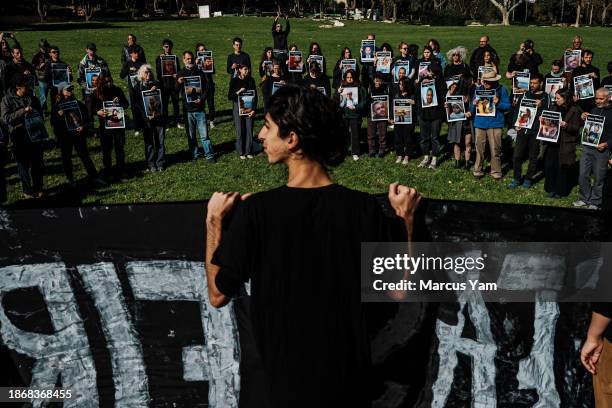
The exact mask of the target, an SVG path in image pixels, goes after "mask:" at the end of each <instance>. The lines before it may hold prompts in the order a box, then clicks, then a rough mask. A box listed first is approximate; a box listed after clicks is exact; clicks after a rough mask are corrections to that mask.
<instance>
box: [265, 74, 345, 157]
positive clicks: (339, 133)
mask: <svg viewBox="0 0 612 408" xmlns="http://www.w3.org/2000/svg"><path fill="white" fill-rule="evenodd" d="M268 114H269V115H270V117H271V118H272V120H273V121H274V123H276V124H277V125H278V128H279V133H280V137H281V138H286V137H287V136H289V133H290V132H291V131H293V132H295V134H297V135H298V138H299V147H300V148H301V149H302V151H303V152H304V154H305V155H306V156H307V157H309V158H311V159H312V160H316V161H318V162H320V163H321V164H323V165H324V166H337V165H339V164H340V163H342V162H343V161H344V157H345V155H346V146H345V141H346V140H347V138H348V136H347V131H346V127H345V125H344V120H342V111H341V109H340V107H339V106H338V103H336V102H334V101H333V100H332V99H331V98H329V97H328V96H325V95H323V94H322V93H321V92H319V91H317V90H316V89H310V88H306V87H303V86H297V85H291V84H290V85H286V86H283V87H281V88H280V89H279V90H278V91H276V93H274V95H272V97H271V98H270V108H269V109H268Z"/></svg>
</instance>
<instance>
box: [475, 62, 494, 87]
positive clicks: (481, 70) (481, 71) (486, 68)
mask: <svg viewBox="0 0 612 408" xmlns="http://www.w3.org/2000/svg"><path fill="white" fill-rule="evenodd" d="M487 72H493V67H490V66H488V65H481V66H479V67H478V84H480V83H482V76H483V75H484V74H486V73H487Z"/></svg>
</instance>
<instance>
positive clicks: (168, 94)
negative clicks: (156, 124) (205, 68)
mask: <svg viewBox="0 0 612 408" xmlns="http://www.w3.org/2000/svg"><path fill="white" fill-rule="evenodd" d="M173 47H174V43H173V42H172V40H171V39H169V38H166V39H164V40H163V41H162V53H161V54H159V55H158V56H157V58H155V70H156V73H157V79H158V81H159V82H160V86H161V90H162V106H163V112H162V115H163V116H164V123H165V125H166V126H167V127H173V126H176V127H177V128H179V129H182V128H183V125H182V124H181V112H180V107H179V92H178V91H177V87H176V78H177V74H178V71H180V69H181V62H180V61H179V59H178V57H177V56H176V55H174V54H173V53H172V48H173ZM168 55H174V56H175V58H176V72H175V73H174V74H173V75H166V76H164V75H163V67H162V60H161V58H162V57H164V56H168ZM170 101H172V121H170V119H169V115H170V111H169V110H168V105H169V103H170Z"/></svg>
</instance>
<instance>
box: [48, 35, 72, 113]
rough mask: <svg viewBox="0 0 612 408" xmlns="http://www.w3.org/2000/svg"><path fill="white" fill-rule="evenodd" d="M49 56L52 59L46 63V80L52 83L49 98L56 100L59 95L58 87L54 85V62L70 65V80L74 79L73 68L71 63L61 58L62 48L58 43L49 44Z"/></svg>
mask: <svg viewBox="0 0 612 408" xmlns="http://www.w3.org/2000/svg"><path fill="white" fill-rule="evenodd" d="M49 57H51V59H50V60H49V61H47V64H46V65H45V75H44V81H45V82H46V83H48V84H49V85H51V87H50V88H49V100H50V101H54V100H55V99H56V97H57V93H58V92H57V87H55V86H53V64H65V65H66V66H67V67H68V81H69V82H70V81H72V69H71V68H70V65H68V64H66V63H65V62H64V61H62V60H61V59H60V49H59V47H58V46H57V45H50V46H49Z"/></svg>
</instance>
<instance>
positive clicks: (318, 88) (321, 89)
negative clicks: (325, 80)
mask: <svg viewBox="0 0 612 408" xmlns="http://www.w3.org/2000/svg"><path fill="white" fill-rule="evenodd" d="M317 91H319V92H321V93H322V94H323V95H325V96H327V91H326V90H325V87H323V86H317Z"/></svg>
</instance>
